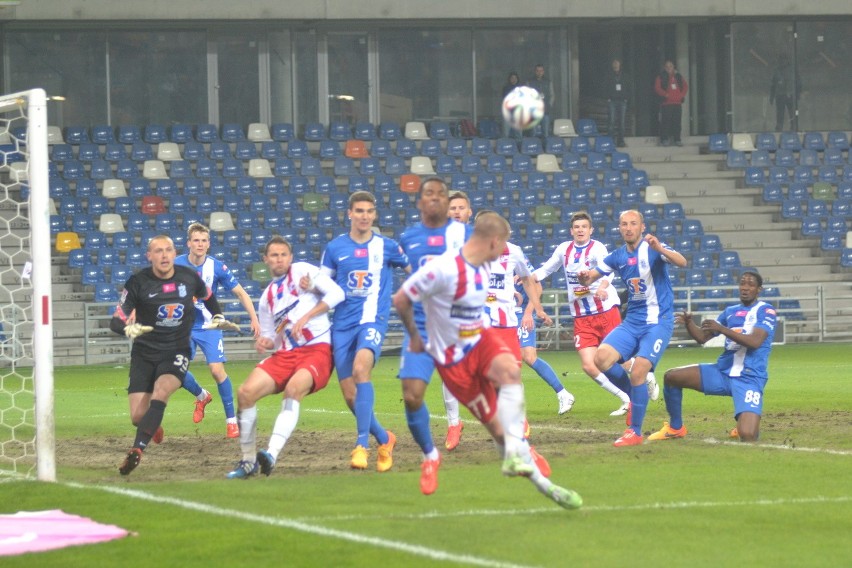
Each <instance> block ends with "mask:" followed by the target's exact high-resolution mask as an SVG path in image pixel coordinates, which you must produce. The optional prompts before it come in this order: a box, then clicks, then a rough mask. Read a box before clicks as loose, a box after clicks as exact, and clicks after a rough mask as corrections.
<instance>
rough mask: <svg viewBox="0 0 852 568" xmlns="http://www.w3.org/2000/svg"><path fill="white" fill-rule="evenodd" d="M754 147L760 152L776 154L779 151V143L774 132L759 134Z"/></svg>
mask: <svg viewBox="0 0 852 568" xmlns="http://www.w3.org/2000/svg"><path fill="white" fill-rule="evenodd" d="M754 147H755V148H757V149H758V150H767V151H769V152H774V151H775V150H777V149H778V141H777V140H776V139H775V133H774V132H758V133H757V134H756V135H755V137H754Z"/></svg>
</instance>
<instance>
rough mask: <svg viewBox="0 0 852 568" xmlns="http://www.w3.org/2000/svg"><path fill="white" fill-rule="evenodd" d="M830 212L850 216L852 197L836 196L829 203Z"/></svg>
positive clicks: (851, 213)
mask: <svg viewBox="0 0 852 568" xmlns="http://www.w3.org/2000/svg"><path fill="white" fill-rule="evenodd" d="M831 214H832V215H839V216H841V217H852V197H838V198H837V199H835V200H834V201H833V202H832V204H831Z"/></svg>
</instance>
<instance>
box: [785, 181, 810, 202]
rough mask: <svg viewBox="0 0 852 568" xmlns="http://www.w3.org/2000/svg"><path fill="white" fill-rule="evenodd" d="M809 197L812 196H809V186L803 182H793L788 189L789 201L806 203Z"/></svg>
mask: <svg viewBox="0 0 852 568" xmlns="http://www.w3.org/2000/svg"><path fill="white" fill-rule="evenodd" d="M809 197H810V195H809V194H808V186H807V184H805V183H803V182H800V181H797V182H793V183H791V184H790V185H789V186H788V187H787V199H795V200H797V201H804V200H805V199H808V198H809Z"/></svg>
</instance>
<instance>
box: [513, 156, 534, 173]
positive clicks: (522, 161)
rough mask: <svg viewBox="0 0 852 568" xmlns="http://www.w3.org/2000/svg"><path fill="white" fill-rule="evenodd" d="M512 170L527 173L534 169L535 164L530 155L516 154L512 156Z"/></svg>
mask: <svg viewBox="0 0 852 568" xmlns="http://www.w3.org/2000/svg"><path fill="white" fill-rule="evenodd" d="M512 171H513V172H517V173H528V172H532V171H535V165H534V164H533V160H532V158H531V157H530V156H527V155H526V154H518V155H517V156H515V157H514V158H512Z"/></svg>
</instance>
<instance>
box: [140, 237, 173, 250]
mask: <svg viewBox="0 0 852 568" xmlns="http://www.w3.org/2000/svg"><path fill="white" fill-rule="evenodd" d="M154 241H168V242H169V244H170V245H172V247H174V246H175V242H174V241H173V240H172V238H171V237H170V236H168V235H154V236H153V237H151V238H150V239H149V240H148V249H147V250H148V251H149V252H150V251H151V246H153V244H154Z"/></svg>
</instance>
